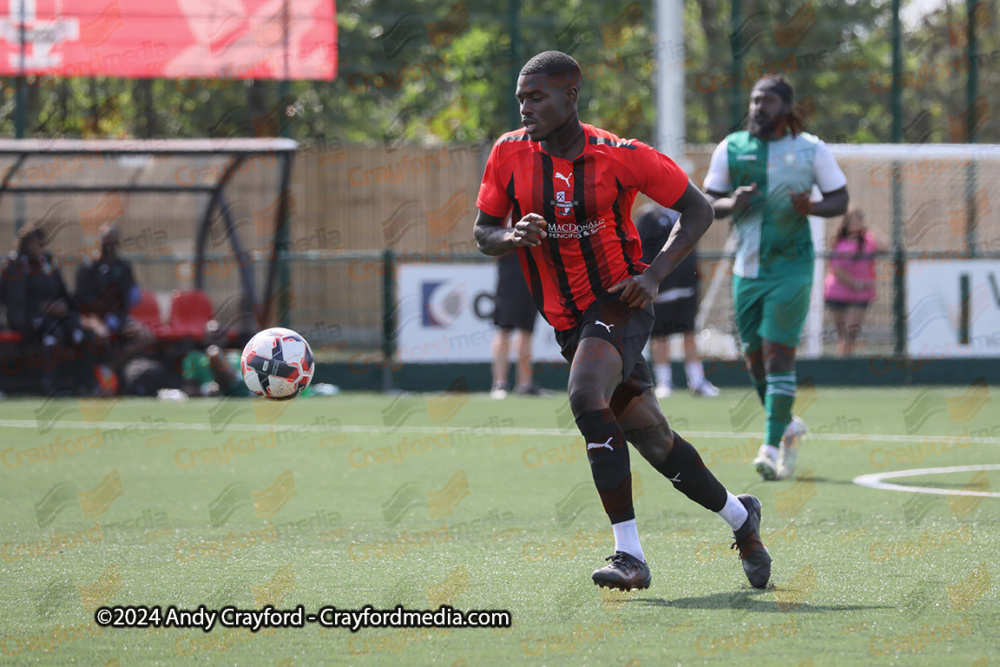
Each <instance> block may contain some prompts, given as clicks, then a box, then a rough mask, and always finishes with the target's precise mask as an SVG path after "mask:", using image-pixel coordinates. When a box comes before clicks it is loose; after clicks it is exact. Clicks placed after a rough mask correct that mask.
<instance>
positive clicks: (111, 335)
mask: <svg viewBox="0 0 1000 667" xmlns="http://www.w3.org/2000/svg"><path fill="white" fill-rule="evenodd" d="M100 238H101V255H100V257H98V258H97V259H96V260H94V261H93V262H90V263H88V264H85V265H83V266H81V267H80V269H79V270H78V271H77V274H76V303H77V305H78V306H79V307H80V320H81V322H82V323H83V325H84V326H85V327H87V328H88V329H90V330H92V331H93V332H94V333H95V334H96V335H97V336H98V337H99V338H100V340H101V341H102V343H103V346H104V348H105V354H106V357H107V358H106V359H105V361H106V362H107V364H108V366H109V367H111V369H112V370H114V371H115V372H118V371H120V369H121V368H122V367H123V366H124V365H125V362H127V361H128V360H129V359H131V358H133V357H135V356H136V355H137V354H138V353H139V352H140V351H141V350H142V349H143V348H144V347H145V346H146V345H148V344H149V343H150V342H152V334H151V333H150V332H148V331H146V330H145V328H144V327H143V326H142V325H141V324H139V323H138V322H136V321H135V320H134V319H132V318H131V317H129V312H130V311H131V309H132V306H133V305H135V304H136V303H137V302H138V301H139V286H138V285H137V284H136V282H135V278H134V276H133V274H132V265H131V264H130V263H129V262H128V261H127V260H125V259H122V258H121V257H119V256H118V247H119V245H120V243H121V234H120V232H119V230H118V226H117V225H115V224H113V223H108V224H106V225H104V227H102V228H101V236H100Z"/></svg>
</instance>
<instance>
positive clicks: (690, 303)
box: [635, 204, 719, 398]
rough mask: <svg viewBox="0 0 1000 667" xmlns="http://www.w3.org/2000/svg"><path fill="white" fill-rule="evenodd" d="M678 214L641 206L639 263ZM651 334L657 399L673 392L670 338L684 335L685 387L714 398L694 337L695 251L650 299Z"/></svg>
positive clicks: (656, 248) (648, 259)
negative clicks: (640, 250)
mask: <svg viewBox="0 0 1000 667" xmlns="http://www.w3.org/2000/svg"><path fill="white" fill-rule="evenodd" d="M679 217H680V214H679V213H677V211H674V210H672V209H669V208H663V207H662V206H659V205H656V204H652V205H650V206H648V207H645V208H644V209H643V210H642V211H641V212H640V214H639V217H638V218H637V219H636V221H635V227H636V229H637V230H639V238H640V239H641V240H642V261H643V262H645V263H646V264H650V263H652V261H653V259H655V258H656V255H657V254H658V253H659V252H660V250H662V249H663V246H665V245H666V243H667V239H669V238H670V230H672V229H673V228H674V223H675V222H677V218H679ZM653 314H654V316H655V318H656V319H655V321H654V322H653V333H652V337H651V338H650V340H649V347H650V351H651V352H652V355H653V367H654V369H655V370H656V387H655V388H654V389H653V393H654V394H655V396H656V397H657V398H668V397H669V396H670V394H671V393H672V392H673V378H672V373H671V370H670V336H672V335H673V334H678V333H679V334H683V335H684V373H685V374H686V375H687V386H688V389H690V390H691V393H693V394H694V395H695V396H705V397H707V398H715V397H716V396H718V395H719V389H718V387H716V386H715V385H714V384H712V383H711V382H709V381H708V379H707V378H706V377H705V368H704V366H702V363H701V356H700V355H699V354H698V343H697V342H696V341H695V338H694V320H695V318H696V317H697V315H698V251H697V250H692V251H691V253H690V254H689V255H688V256H687V257H685V258H684V259H683V260H681V263H680V264H678V265H677V268H676V269H674V270H673V271H671V272H670V273H668V274H667V277H666V278H664V279H663V282H661V283H660V291H659V293H658V294H657V295H656V298H655V299H653Z"/></svg>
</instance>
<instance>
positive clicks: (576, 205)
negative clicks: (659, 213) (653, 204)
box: [476, 91, 688, 331]
mask: <svg viewBox="0 0 1000 667" xmlns="http://www.w3.org/2000/svg"><path fill="white" fill-rule="evenodd" d="M526 92H527V91H526ZM528 127H532V126H531V125H530V124H529V125H528ZM581 127H582V129H583V135H584V143H583V150H582V152H581V153H580V154H579V155H577V156H576V157H574V158H564V157H559V156H557V155H550V154H549V153H548V152H547V151H545V150H544V149H543V148H542V145H541V142H539V141H537V140H532V138H531V133H530V132H529V130H528V129H523V130H517V131H515V132H510V133H508V134H505V135H504V136H502V137H501V138H500V140H499V141H497V142H496V145H494V147H493V152H492V153H491V154H490V158H489V161H488V162H487V163H486V173H485V174H484V175H483V183H482V186H481V187H480V189H479V198H478V199H477V201H476V206H477V207H478V208H479V210H480V211H482V212H483V213H485V214H488V215H491V216H493V217H495V218H506V217H507V214H508V213H512V215H513V219H514V220H520V219H521V218H522V217H524V215H525V214H527V213H536V214H539V215H541V216H542V217H543V218H544V219H545V222H546V224H545V233H546V235H547V237H548V242H547V243H542V244H539V245H537V246H534V247H525V248H524V249H523V251H521V252H519V255H520V259H521V267H522V269H523V270H524V273H525V277H526V278H527V279H528V281H529V285H530V286H531V291H532V295H533V296H534V298H535V303H536V304H537V305H538V309H539V310H540V311H541V313H542V315H543V316H544V317H545V319H546V320H548V322H549V323H550V324H551V325H552V326H553V327H555V329H556V330H558V331H565V330H566V329H571V328H573V327H574V326H576V325H577V324H578V323H579V320H580V315H581V314H582V313H583V312H584V311H586V310H587V308H588V307H589V306H590V304H591V303H593V302H594V300H595V299H598V298H600V297H603V296H606V295H607V294H608V290H609V289H611V288H612V287H613V286H614V285H616V284H617V283H619V282H620V281H622V280H623V279H625V278H628V277H629V276H636V275H640V274H642V273H643V271H644V270H645V269H646V265H645V264H643V263H642V244H641V242H640V240H639V233H638V232H637V231H636V229H635V225H634V224H633V223H632V215H631V211H632V202H633V201H634V200H635V197H636V195H637V194H638V193H639V192H640V191H641V192H643V193H645V194H646V195H648V196H649V197H650V198H652V199H653V200H655V201H657V202H670V204H671V205H673V204H674V203H675V202H676V201H677V200H678V199H679V198H680V196H681V195H682V194H684V191H685V190H686V189H687V187H688V176H687V174H686V173H684V171H683V170H682V169H681V168H680V167H678V166H677V165H676V164H675V163H674V161H673V160H671V159H670V158H668V157H667V156H666V155H663V154H662V153H658V152H657V151H655V150H653V149H652V148H650V147H649V146H647V145H646V144H643V143H641V142H638V141H635V140H628V141H625V140H622V139H619V138H618V137H616V136H615V135H613V134H611V133H610V132H606V131H605V130H601V129H599V128H596V127H593V126H592V125H582V124H581ZM537 129H538V126H537V124H536V125H535V126H534V127H533V128H532V132H535V131H537Z"/></svg>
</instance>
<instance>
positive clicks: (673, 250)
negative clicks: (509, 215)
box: [474, 182, 713, 308]
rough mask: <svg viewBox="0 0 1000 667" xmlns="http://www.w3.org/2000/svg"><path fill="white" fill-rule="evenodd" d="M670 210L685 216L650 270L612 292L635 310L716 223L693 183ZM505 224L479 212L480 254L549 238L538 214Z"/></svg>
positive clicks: (499, 252)
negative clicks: (617, 293) (512, 224)
mask: <svg viewBox="0 0 1000 667" xmlns="http://www.w3.org/2000/svg"><path fill="white" fill-rule="evenodd" d="M670 208H672V209H674V210H675V211H677V212H678V213H680V214H681V217H680V219H679V220H678V221H677V224H675V225H674V227H673V231H671V233H670V238H668V239H667V242H666V244H665V245H664V246H663V249H662V250H661V251H660V252H659V254H658V255H657V256H656V257H655V258H654V259H653V262H652V263H651V264H650V265H649V268H648V269H646V271H645V273H643V274H641V275H638V276H630V277H629V278H626V279H625V280H622V281H621V282H619V283H617V284H616V285H614V286H613V287H612V288H611V289H610V290H608V291H609V292H621V296H620V297H619V298H620V299H621V301H624V302H625V303H627V304H629V305H630V306H632V307H634V308H645V307H646V306H648V305H649V304H650V303H651V302H652V301H653V298H654V297H656V293H657V291H658V289H659V286H660V283H661V282H662V281H663V278H664V277H665V276H666V275H667V274H668V273H670V272H671V271H673V270H674V269H675V268H677V265H678V264H680V263H681V260H682V259H684V258H685V257H686V256H687V254H688V253H689V252H691V249H692V248H694V245H695V244H696V243H697V242H698V240H699V239H700V238H701V237H702V236H703V235H704V234H705V232H706V231H707V230H708V228H709V226H710V225H711V224H712V215H713V213H712V205H711V204H710V203H709V202H708V199H706V198H705V195H703V194H702V193H701V191H700V190H698V188H696V187H695V186H694V185H692V184H691V183H690V182H689V183H688V186H687V189H686V190H685V191H684V193H683V194H682V195H681V196H680V198H679V199H678V200H677V201H676V202H675V203H674V204H673V205H672V206H671V207H670ZM503 223H504V219H503V218H498V217H496V216H492V215H489V214H487V213H484V212H483V211H479V215H478V216H477V217H476V227H475V230H474V234H475V237H476V243H477V244H478V245H479V251H480V252H482V253H483V254H486V255H494V256H496V255H504V254H507V253H508V252H510V251H512V250H513V249H514V248H522V247H534V246H537V245H539V244H540V243H541V242H542V240H543V239H544V238H545V237H546V236H547V234H546V233H545V224H546V223H545V219H544V218H543V217H542V216H540V215H538V214H537V213H528V214H527V215H525V216H524V217H523V218H521V219H520V220H519V221H518V222H517V223H516V224H515V225H514V226H513V227H504V226H503Z"/></svg>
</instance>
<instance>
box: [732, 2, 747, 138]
mask: <svg viewBox="0 0 1000 667" xmlns="http://www.w3.org/2000/svg"><path fill="white" fill-rule="evenodd" d="M742 21H743V0H733V7H732V13H731V14H730V17H729V27H730V28H732V32H730V37H729V53H730V54H731V55H732V56H733V63H732V67H731V69H730V71H731V72H732V74H733V81H739V80H740V69H742V67H743V33H742V32H741V31H740V23H742ZM744 95H745V92H744V91H743V89H742V88H740V87H739V86H733V87H732V89H731V90H730V91H729V131H730V132H736V131H737V130H739V129H740V128H738V127H736V124H737V123H739V122H740V118H742V117H743V112H744V111H745V110H746V106H745V105H746V99H745V97H744Z"/></svg>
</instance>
